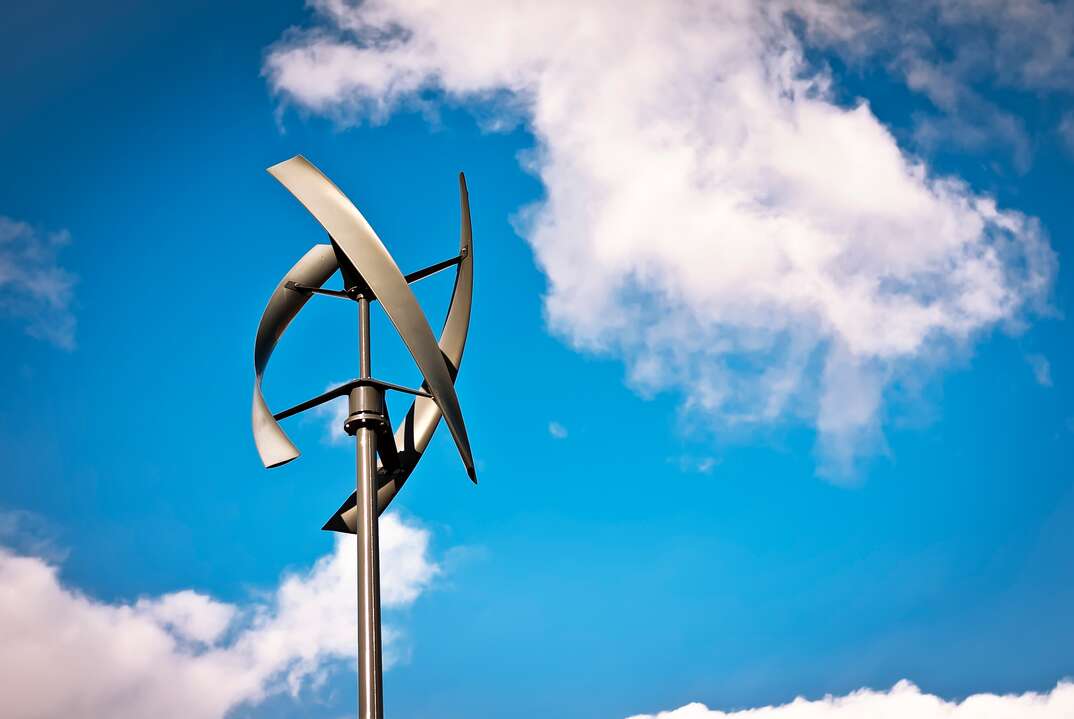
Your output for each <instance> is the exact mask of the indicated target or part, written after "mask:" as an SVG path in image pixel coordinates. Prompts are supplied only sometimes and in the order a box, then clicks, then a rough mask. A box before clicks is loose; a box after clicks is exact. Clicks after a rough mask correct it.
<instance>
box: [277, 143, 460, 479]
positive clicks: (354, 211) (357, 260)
mask: <svg viewBox="0 0 1074 719" xmlns="http://www.w3.org/2000/svg"><path fill="white" fill-rule="evenodd" d="M268 171H269V173H270V174H271V175H272V176H273V177H275V178H276V179H277V180H279V182H280V184H282V185H283V186H284V187H286V188H287V189H288V190H289V191H290V192H291V194H293V195H294V196H295V197H296V198H297V199H298V201H299V202H301V203H302V204H303V205H304V206H305V207H306V209H307V210H309V212H310V214H311V215H313V216H314V217H315V218H316V219H317V221H318V222H320V223H321V226H322V227H324V229H325V230H326V231H327V232H328V235H329V237H331V238H332V241H333V243H335V245H336V247H337V249H338V250H339V251H340V252H341V253H342V255H343V257H345V258H346V260H347V261H348V262H349V263H350V267H349V268H348V267H344V266H343V263H342V262H341V263H340V264H341V269H342V270H343V272H344V276H345V277H346V276H347V275H348V270H350V271H352V272H353V273H354V274H356V275H358V276H360V277H361V279H362V280H363V281H364V282H365V284H366V285H367V286H368V287H369V289H370V290H371V291H372V292H373V295H374V296H375V297H376V299H377V300H379V301H380V303H381V306H382V307H383V308H384V312H385V314H387V315H388V319H390V320H391V322H392V324H393V325H395V329H396V331H397V332H399V336H400V337H401V338H402V339H403V343H404V344H405V345H406V346H407V349H409V350H410V354H411V355H412V356H413V357H414V362H415V363H416V364H417V365H418V369H419V370H420V371H421V374H422V377H423V378H424V379H425V385H426V387H427V388H428V390H429V392H430V394H432V395H433V398H434V399H435V401H436V404H437V405H438V406H439V407H440V412H441V413H442V414H443V416H444V422H445V424H447V426H448V430H449V431H450V432H451V436H452V437H453V438H454V440H455V445H456V446H457V447H458V449H459V455H460V456H461V457H462V462H463V465H465V467H466V472H467V474H469V475H470V478H471V479H473V480H475V481H476V478H477V471H476V469H475V467H474V460H473V453H472V452H471V450H470V440H469V438H468V437H467V435H466V426H465V425H464V424H463V420H462V410H461V409H460V407H459V399H458V397H457V396H456V394H455V385H454V382H453V380H452V376H451V372H450V371H449V370H448V366H447V363H446V362H445V361H444V357H443V355H442V354H441V352H440V348H439V347H438V345H437V342H436V337H434V336H433V331H432V329H431V328H430V327H429V323H428V321H427V320H426V319H425V314H424V313H423V312H422V311H421V307H420V306H419V305H418V300H417V298H415V297H414V293H413V292H412V291H411V289H410V285H408V284H407V281H406V279H405V278H404V277H403V273H402V272H400V271H399V268H398V267H397V266H396V264H395V261H394V260H393V259H392V257H391V255H390V254H388V250H387V249H386V248H385V247H384V244H383V243H382V242H381V241H380V238H379V237H377V235H376V233H375V232H374V231H373V228H372V227H370V226H369V223H368V222H366V219H365V217H363V216H362V213H361V212H359V211H358V208H356V207H355V206H354V204H353V203H352V202H351V201H350V200H349V199H347V196H346V195H344V194H343V193H342V192H341V191H340V189H339V188H338V187H336V186H335V185H334V184H333V183H332V181H331V180H329V179H328V178H327V177H325V176H324V175H323V174H322V173H321V171H320V170H318V169H317V168H316V167H314V166H313V165H312V164H311V163H310V162H309V161H308V160H307V159H306V158H304V157H302V156H296V157H292V158H291V159H290V160H286V161H284V162H281V163H279V164H278V165H273V166H272V167H270V168H269V170H268ZM337 256H338V255H337Z"/></svg>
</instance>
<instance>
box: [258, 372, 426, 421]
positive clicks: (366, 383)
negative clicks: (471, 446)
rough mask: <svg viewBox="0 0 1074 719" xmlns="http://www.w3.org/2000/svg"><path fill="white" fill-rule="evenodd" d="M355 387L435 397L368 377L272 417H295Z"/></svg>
mask: <svg viewBox="0 0 1074 719" xmlns="http://www.w3.org/2000/svg"><path fill="white" fill-rule="evenodd" d="M355 387H376V388H377V389H379V390H389V389H390V390H394V391H396V392H403V393H404V394H412V395H414V396H415V397H425V398H428V399H433V396H432V395H431V394H429V393H428V392H426V391H425V390H422V389H411V388H410V387H404V386H403V385H400V384H395V383H394V382H385V381H383V380H379V379H374V378H372V377H367V378H364V379H363V378H360V379H352V380H351V381H350V382H344V383H343V384H341V385H339V386H338V387H333V388H332V389H330V390H328V391H327V392H325V393H324V394H319V395H317V396H316V397H314V398H313V399H308V400H306V401H305V402H300V403H298V404H296V405H295V406H294V407H290V408H288V409H285V410H284V411H282V412H278V413H277V414H274V415H272V417H273V419H275V420H276V421H277V422H278V421H280V420H281V419H287V418H288V417H293V416H295V415H296V414H298V413H300V412H305V411H306V410H307V409H313V408H314V407H316V406H318V405H322V404H324V403H325V402H330V401H332V400H334V399H336V398H337V397H346V396H347V395H348V394H350V392H351V390H352V389H354V388H355Z"/></svg>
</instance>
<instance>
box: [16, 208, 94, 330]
mask: <svg viewBox="0 0 1074 719" xmlns="http://www.w3.org/2000/svg"><path fill="white" fill-rule="evenodd" d="M70 241H71V235H70V233H68V232H67V231H66V230H61V231H59V232H51V233H47V232H40V231H38V230H36V229H34V228H33V227H31V226H30V225H28V224H26V223H25V222H19V221H16V220H13V219H11V218H9V217H4V216H3V215H0V315H6V316H7V317H8V318H9V319H12V320H15V321H17V322H19V323H21V324H22V325H23V326H24V327H25V328H26V332H27V333H29V334H30V335H31V336H33V337H37V338H38V339H43V340H46V341H48V342H51V343H52V344H54V345H56V346H58V347H62V348H63V349H67V350H70V349H74V347H75V316H74V314H73V313H72V311H71V302H72V300H73V289H74V284H75V277H74V275H73V274H71V273H70V272H68V271H67V270H65V269H64V268H63V267H61V266H60V265H59V264H58V261H57V253H58V252H59V250H60V249H61V248H62V247H63V246H64V245H66V244H68V243H69V242H70Z"/></svg>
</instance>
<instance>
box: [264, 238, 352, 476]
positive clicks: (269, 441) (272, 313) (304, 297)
mask: <svg viewBox="0 0 1074 719" xmlns="http://www.w3.org/2000/svg"><path fill="white" fill-rule="evenodd" d="M337 269H339V265H338V263H337V262H336V256H335V253H334V252H333V251H332V247H331V245H314V246H313V247H312V248H311V249H310V250H309V252H307V253H306V254H305V255H303V256H302V259H300V260H299V261H298V262H296V263H295V266H294V267H292V268H291V269H290V270H289V271H288V272H287V274H286V275H284V278H283V279H282V280H280V284H278V285H277V286H276V289H275V291H273V293H272V296H271V297H270V298H269V301H268V306H267V307H265V312H264V314H263V315H262V316H261V322H260V324H259V325H258V327H257V339H256V340H255V342H254V401H253V413H252V423H253V431H254V444H255V445H257V453H258V454H259V455H260V456H261V462H262V463H263V464H264V465H265V467H266V468H271V467H278V466H280V465H281V464H286V463H287V462H290V461H291V460H292V459H294V458H295V457H297V456H298V454H299V452H298V448H296V447H295V445H294V444H293V443H292V442H291V440H290V439H288V437H287V435H286V434H285V433H284V431H283V430H282V429H281V428H280V425H279V424H278V423H277V421H276V419H275V418H274V417H273V416H272V412H271V411H269V408H268V405H266V404H265V397H264V395H263V394H262V392H261V380H262V378H263V377H264V374H265V367H266V366H267V365H268V361H269V357H271V356H272V351H273V350H274V349H275V348H276V343H277V342H279V340H280V337H281V336H282V335H283V333H284V330H286V329H287V326H288V325H289V324H290V323H291V320H293V319H294V318H295V315H297V314H298V311H299V310H301V309H302V307H303V306H304V305H305V304H306V302H307V301H308V300H309V298H310V295H309V294H304V293H301V292H293V291H291V290H290V289H288V288H287V285H288V284H289V283H292V282H297V283H300V284H303V285H309V286H315V287H320V286H321V285H323V284H324V283H325V282H326V281H328V278H329V277H331V276H332V275H333V274H334V273H335V271H336V270H337Z"/></svg>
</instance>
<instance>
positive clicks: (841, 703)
mask: <svg viewBox="0 0 1074 719" xmlns="http://www.w3.org/2000/svg"><path fill="white" fill-rule="evenodd" d="M1070 716H1074V684H1070V683H1061V684H1059V685H1058V686H1057V687H1056V688H1055V689H1053V690H1052V691H1050V692H1048V693H1046V694H1035V693H1027V694H1022V695H1005V696H1001V695H997V694H974V695H973V696H970V697H967V698H966V699H964V700H963V701H961V702H949V701H944V700H943V699H941V698H940V697H937V696H933V695H932V694H923V693H922V692H921V690H920V689H918V688H917V687H916V686H914V685H913V684H911V683H909V682H899V683H898V684H896V685H895V686H894V687H892V689H891V691H887V692H875V691H870V690H868V689H862V690H860V691H856V692H854V693H852V694H848V695H847V696H845V697H825V698H824V699H820V700H818V701H808V700H806V699H801V698H799V699H795V700H794V701H793V702H791V703H790V704H784V705H782V706H771V707H761V708H757V709H742V710H736V711H730V712H722V711H717V710H715V709H709V708H708V707H706V706H705V705H704V704H688V705H686V706H684V707H682V708H680V709H675V710H674V711H667V712H660V713H659V714H639V715H637V716H634V717H631V718H630V719H862V717H869V719H907V718H908V717H913V719H1061V718H1063V719H1065V718H1066V717H1070Z"/></svg>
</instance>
